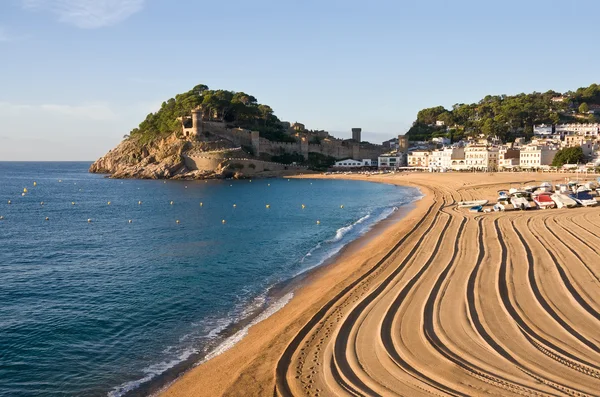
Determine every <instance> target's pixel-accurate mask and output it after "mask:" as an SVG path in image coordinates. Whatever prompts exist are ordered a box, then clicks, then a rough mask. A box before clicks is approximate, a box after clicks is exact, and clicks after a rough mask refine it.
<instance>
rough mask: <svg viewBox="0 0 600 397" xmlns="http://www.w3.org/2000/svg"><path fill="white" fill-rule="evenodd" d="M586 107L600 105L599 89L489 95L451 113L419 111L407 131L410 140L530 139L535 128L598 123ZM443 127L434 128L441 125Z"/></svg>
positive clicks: (431, 109)
mask: <svg viewBox="0 0 600 397" xmlns="http://www.w3.org/2000/svg"><path fill="white" fill-rule="evenodd" d="M589 105H600V85H598V84H592V85H590V86H589V87H583V88H579V89H577V90H576V91H569V92H566V93H559V92H556V91H548V92H545V93H539V92H533V93H531V94H518V95H511V96H508V95H494V96H492V95H488V96H486V97H485V98H483V99H482V100H480V101H479V102H477V103H471V104H464V103H461V104H456V105H454V106H452V109H445V108H444V107H443V106H436V107H432V108H427V109H423V110H421V111H419V113H418V114H417V120H416V121H415V122H414V123H413V126H412V127H411V128H410V130H409V131H408V133H407V135H408V136H409V139H410V140H414V141H417V140H427V139H430V138H432V137H436V136H445V137H448V138H451V139H452V140H453V141H456V140H459V139H461V138H462V137H464V136H468V135H471V134H480V133H481V134H485V135H486V136H494V135H496V136H498V137H500V138H501V139H504V140H506V139H512V138H514V137H516V136H529V135H531V134H532V133H533V126H534V125H536V124H556V123H560V122H582V123H583V122H597V121H599V118H598V115H597V114H588V113H587V111H588V110H589ZM440 122H443V125H436V123H437V124H441V123H440Z"/></svg>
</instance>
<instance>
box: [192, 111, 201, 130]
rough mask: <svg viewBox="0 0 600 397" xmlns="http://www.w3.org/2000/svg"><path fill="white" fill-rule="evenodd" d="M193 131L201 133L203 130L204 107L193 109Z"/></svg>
mask: <svg viewBox="0 0 600 397" xmlns="http://www.w3.org/2000/svg"><path fill="white" fill-rule="evenodd" d="M192 131H193V134H194V135H200V133H201V132H202V108H200V107H197V108H195V109H194V110H192Z"/></svg>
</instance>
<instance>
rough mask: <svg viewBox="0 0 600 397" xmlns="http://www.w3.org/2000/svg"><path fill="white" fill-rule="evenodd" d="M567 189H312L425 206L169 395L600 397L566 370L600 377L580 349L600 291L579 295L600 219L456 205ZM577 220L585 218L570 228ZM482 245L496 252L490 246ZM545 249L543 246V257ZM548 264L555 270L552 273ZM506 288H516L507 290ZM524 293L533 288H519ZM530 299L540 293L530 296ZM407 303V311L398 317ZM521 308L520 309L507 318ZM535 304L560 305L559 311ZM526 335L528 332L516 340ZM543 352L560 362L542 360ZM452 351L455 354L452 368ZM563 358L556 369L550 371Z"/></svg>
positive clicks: (580, 213) (418, 178)
mask: <svg viewBox="0 0 600 397" xmlns="http://www.w3.org/2000/svg"><path fill="white" fill-rule="evenodd" d="M567 176H570V175H565V174H560V175H547V174H537V173H519V174H512V173H511V174H490V173H479V174H415V173H413V174H407V173H400V174H391V175H381V176H370V177H367V176H365V175H330V176H323V175H321V176H307V177H309V178H328V179H347V180H363V181H370V182H382V183H393V184H397V185H403V186H416V187H419V188H421V189H422V192H424V193H425V197H424V198H423V199H421V200H420V201H418V202H417V203H416V204H415V208H413V209H412V211H410V212H409V213H408V214H406V216H405V217H404V218H403V219H404V220H405V221H404V222H393V223H390V224H389V225H388V227H387V228H385V229H384V232H382V233H380V235H379V236H377V237H374V238H373V239H372V240H371V241H370V242H366V243H365V244H364V245H362V246H361V247H359V244H355V245H354V246H353V248H352V249H348V250H346V251H344V252H343V253H341V254H340V255H339V257H338V258H337V260H336V261H335V262H334V263H333V264H332V265H331V266H326V267H323V268H319V269H317V271H315V272H314V273H313V277H312V278H311V279H310V282H307V283H306V284H305V285H304V286H303V287H302V288H301V289H300V290H299V291H298V294H297V295H296V297H295V299H293V300H292V301H291V302H290V303H289V304H288V305H287V306H285V307H284V308H283V309H282V310H280V311H279V312H277V313H275V314H274V315H273V316H271V317H270V318H268V319H267V320H265V321H263V322H261V323H259V324H257V325H256V326H254V327H253V328H251V329H250V332H249V333H248V336H247V337H246V338H245V339H244V340H242V341H241V342H240V343H238V344H237V345H236V346H234V348H232V349H231V350H229V351H228V352H225V353H224V354H222V355H221V356H218V357H216V358H214V359H213V360H211V361H208V362H207V363H205V364H203V365H201V366H199V367H197V368H194V369H193V370H192V371H190V372H188V373H186V374H185V375H184V376H182V377H181V378H180V379H179V380H178V381H177V382H175V383H173V384H172V385H170V387H169V388H168V389H167V390H165V391H164V392H163V393H162V394H161V395H163V396H168V397H171V396H218V395H228V396H229V395H231V396H245V395H260V396H263V395H265V396H267V395H273V394H274V391H275V395H279V396H292V395H345V394H347V393H348V391H349V390H355V392H356V393H359V394H372V393H375V394H380V395H386V394H393V393H391V391H390V390H403V391H404V392H405V393H409V394H411V393H412V394H414V395H415V396H416V395H428V394H431V393H435V390H438V393H439V390H443V391H445V392H448V393H453V394H460V395H489V394H490V393H491V394H496V395H503V396H504V395H506V396H513V395H518V394H523V393H522V390H526V391H527V393H529V394H535V393H538V394H539V393H542V394H552V395H554V394H555V392H556V391H557V390H561V391H564V390H568V391H569V392H573V393H580V394H581V395H587V394H588V393H591V394H593V392H591V391H592V390H598V387H599V386H600V385H599V384H598V383H597V382H598V380H597V379H595V378H590V377H586V376H584V375H583V374H581V373H580V372H577V368H578V367H576V366H574V364H571V365H568V363H580V362H582V363H588V364H585V365H594V368H595V367H596V366H598V367H600V359H597V358H594V357H595V356H594V354H595V353H594V352H590V351H588V350H587V349H586V346H585V345H584V346H582V345H581V341H583V342H585V344H587V346H593V342H592V340H594V338H595V337H594V335H595V332H594V330H597V324H596V323H594V322H593V321H591V320H593V319H591V318H588V317H586V315H587V316H589V313H592V314H593V313H596V311H594V310H595V309H594V307H600V306H598V305H600V288H597V289H593V288H592V289H590V288H589V287H587V288H584V287H582V285H587V283H600V281H599V280H600V274H599V273H600V269H598V268H596V269H595V270H594V267H593V266H595V265H591V264H592V263H594V258H597V257H596V256H594V254H592V253H591V252H590V253H588V252H587V251H589V250H590V249H592V247H600V238H598V237H597V235H598V234H594V233H593V232H594V231H600V226H598V225H595V224H594V222H590V220H591V219H597V217H598V216H599V215H600V209H599V208H578V209H568V210H567V209H554V210H547V211H526V212H522V211H507V212H506V213H489V214H483V213H478V214H472V213H469V212H468V211H466V210H460V209H458V208H457V207H456V205H455V204H456V202H458V201H464V200H473V199H488V200H490V201H492V202H493V201H494V200H495V199H496V197H497V191H498V190H500V189H503V190H505V189H508V187H509V186H512V185H513V184H517V185H524V184H529V183H531V182H532V181H537V182H542V181H545V180H549V181H554V182H562V181H563V179H564V177H567ZM588 178H589V176H588ZM572 217H577V219H578V222H577V223H576V224H573V222H572ZM554 228H562V229H565V231H566V232H568V233H569V234H567V235H565V236H564V237H563V238H565V239H567V241H569V243H568V244H567V243H565V242H560V241H561V240H560V239H559V235H557V234H556V231H554V230H552V229H554ZM569 229H573V230H569ZM511 230H512V231H511ZM578 233H579V235H578ZM581 233H584V234H581ZM484 235H485V236H487V235H497V238H496V239H492V240H489V239H486V240H484V237H483V236H484ZM488 240H489V241H488ZM555 240H556V241H555ZM550 241H552V242H550ZM542 242H548V243H546V244H547V246H544V244H542ZM570 245H575V246H578V247H579V246H580V253H579V254H575V252H574V251H572V248H571V247H570ZM519 246H520V247H519ZM507 247H511V249H510V250H507ZM513 247H514V248H513ZM594 249H595V248H594ZM586 250H587V251H586ZM525 252H529V254H528V255H527V256H526V257H527V258H529V259H528V260H524V257H523V255H525ZM553 252H554V253H553ZM594 252H597V251H594ZM574 254H575V255H579V256H574ZM596 255H597V254H596ZM507 257H509V258H510V261H511V262H510V263H511V265H510V266H511V268H510V271H509V272H507V269H506V261H507V259H506V258H507ZM548 258H555V259H554V263H553V262H552V259H550V260H548ZM557 258H558V259H557ZM562 258H571V259H570V262H573V263H575V262H577V261H578V263H577V266H575V265H574V264H573V263H571V265H573V266H575V267H574V268H571V267H568V266H570V263H569V261H567V262H565V259H562ZM482 262H483V263H484V266H482V265H481V263H482ZM532 263H535V267H532V266H533V265H532ZM579 263H581V265H583V266H580V265H579ZM527 266H529V268H530V269H535V268H536V267H539V268H540V270H539V275H538V276H536V277H540V278H541V280H542V281H540V282H539V283H540V284H538V282H537V281H536V278H535V277H534V278H532V277H531V276H530V277H529V278H528V277H527ZM590 266H592V267H590ZM554 267H556V268H558V273H557V270H556V269H554ZM513 268H514V269H513ZM553 269H554V270H553ZM561 269H562V270H561ZM490 272H491V273H490ZM494 272H499V274H500V275H503V276H502V277H504V278H502V277H501V278H500V280H502V279H505V280H506V281H504V282H503V283H505V284H503V283H501V282H500V281H498V282H494V280H495V279H496V278H497V277H498V275H496V276H494ZM529 272H531V270H529ZM594 272H596V274H595V275H594ZM479 273H480V274H479ZM590 274H591V275H592V276H593V277H591V278H590ZM512 277H520V278H516V279H514V280H512V279H511V280H508V278H512ZM477 280H479V281H477ZM527 282H529V283H530V284H532V285H531V286H530V288H520V287H516V286H517V285H521V284H523V283H527ZM417 285H418V286H419V287H418V288H417V287H415V288H413V286H417ZM546 285H548V287H545V286H546ZM590 286H591V285H590ZM594 286H596V284H594ZM465 289H466V291H465ZM531 291H534V292H535V291H537V292H535V293H534V294H533V295H531V294H532V292H531ZM398 294H400V295H398ZM507 294H508V295H510V298H508V299H510V300H507V298H506V296H507ZM399 296H401V297H402V300H401V301H400V302H401V303H400V304H399V305H400V306H394V305H395V303H394V304H392V302H394V301H397V299H398V297H399ZM500 298H501V299H500ZM513 301H514V302H516V303H517V304H519V306H518V309H515V308H514V307H512V306H509V307H506V305H508V304H511V305H512V303H511V302H513ZM426 302H427V303H426ZM541 302H552V305H553V306H552V307H556V309H551V308H550V307H549V306H548V303H541ZM390 305H391V306H390ZM431 305H433V306H431ZM498 305H500V306H498ZM502 305H504V307H503V306H502ZM431 307H432V308H435V309H434V310H432V309H430V308H431ZM436 307H437V308H436ZM582 309H583V310H582ZM407 310H408V311H407ZM515 310H518V312H517V311H515ZM557 311H558V312H557ZM521 312H524V313H525V314H520V313H521ZM548 315H549V317H548ZM382 316H384V317H382ZM473 316H476V317H473ZM548 318H549V319H550V320H549V319H548ZM553 319H554V320H553ZM555 320H556V321H555ZM557 321H558V322H557ZM590 321H591V322H590ZM521 323H523V324H526V325H521V328H519V327H517V326H516V324H521ZM563 323H564V324H570V325H569V328H565V327H562V326H561V324H563ZM478 324H479V325H478ZM474 325H475V328H473V327H474ZM523 326H524V327H525V328H522V327H523ZM539 327H544V328H545V329H546V331H545V332H546V333H548V334H549V335H552V337H553V338H556V337H557V336H558V337H559V338H560V339H554V340H556V341H557V342H554V343H559V344H560V346H561V347H560V348H557V347H554V345H553V344H552V342H549V341H547V340H546V338H545V337H544V336H543V335H542V334H538V333H536V331H535V330H536V329H538V328H539ZM518 329H524V330H525V331H526V332H527V334H526V335H523V334H522V333H519V332H518ZM481 330H486V331H485V332H484V331H481ZM436 332H437V333H439V334H437V335H439V336H435V335H436V334H435V333H436ZM432 335H434V337H433V339H432ZM496 340H498V341H500V342H495V341H496ZM492 341H493V342H492ZM472 342H475V343H472ZM498 343H502V345H503V346H511V348H510V349H511V350H510V351H512V352H513V354H514V355H515V357H518V360H519V361H518V365H519V366H522V365H526V368H528V369H527V370H526V371H522V370H520V369H519V368H516V367H515V364H514V361H513V364H511V361H508V362H507V361H506V355H504V356H503V354H504V353H503V352H505V351H506V350H504V349H505V348H500V347H498V346H499V345H498ZM542 348H543V349H542ZM398 349H400V350H401V352H402V359H401V360H402V361H394V362H390V361H389V360H390V359H392V360H397V359H395V358H394V357H396V356H395V355H396V354H398ZM448 349H450V350H448ZM544 349H545V350H544ZM548 349H550V351H551V352H553V353H552V355H548V354H545V353H544V352H545V351H548ZM556 349H560V350H556ZM449 351H451V352H456V353H452V355H448V353H446V352H449ZM562 351H564V352H565V353H561V352H562ZM557 353H558V357H559V358H561V360H562V361H560V360H559V361H558V362H557V361H556V359H555V358H554V357H555V356H556V354H557ZM565 354H568V356H564V355H565ZM579 356H581V358H579ZM309 357H310V361H309V360H308V358H309ZM562 357H570V358H568V359H567V361H565V359H564V358H562ZM386 360H387V361H386ZM569 360H570V361H569ZM581 360H583V361H581ZM565 362H567V364H565ZM589 363H591V364H589ZM577 365H580V364H577ZM529 368H530V369H529ZM586 368H587V367H586ZM532 371H533V372H532ZM411 372H415V373H416V374H419V375H418V376H417V377H415V376H414V375H411ZM532 373H533V374H534V376H533V378H531V376H530V374H532ZM223 374H227V376H226V377H224V376H223ZM498 379H500V380H501V381H500V382H499V381H498ZM595 382H596V383H595ZM391 385H394V386H391ZM390 387H393V388H392V389H390ZM412 394H411V395H412ZM571 394H572V393H571Z"/></svg>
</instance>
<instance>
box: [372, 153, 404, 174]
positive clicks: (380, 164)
mask: <svg viewBox="0 0 600 397" xmlns="http://www.w3.org/2000/svg"><path fill="white" fill-rule="evenodd" d="M402 160H403V156H402V154H400V153H387V154H382V155H380V156H379V157H378V158H377V168H379V169H380V170H391V169H396V168H398V167H402V166H403V165H404V164H403V161H402Z"/></svg>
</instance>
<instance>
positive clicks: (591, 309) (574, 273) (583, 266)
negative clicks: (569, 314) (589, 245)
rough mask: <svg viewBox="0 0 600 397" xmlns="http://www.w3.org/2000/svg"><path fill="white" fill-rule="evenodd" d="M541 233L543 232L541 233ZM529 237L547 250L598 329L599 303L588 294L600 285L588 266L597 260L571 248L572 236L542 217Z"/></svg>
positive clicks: (570, 290) (561, 276)
mask: <svg viewBox="0 0 600 397" xmlns="http://www.w3.org/2000/svg"><path fill="white" fill-rule="evenodd" d="M555 229H558V231H557V230H555ZM560 230H562V233H561V231H560ZM540 231H543V232H542V233H540ZM532 234H533V235H534V236H535V237H536V238H537V239H538V240H539V242H540V243H541V244H542V245H543V246H544V247H546V248H547V251H548V254H549V255H550V257H551V258H552V262H553V264H554V266H555V267H556V270H557V271H558V273H559V275H560V278H561V280H562V282H563V284H564V285H565V287H566V288H567V290H568V291H569V293H570V294H571V296H572V297H573V299H574V300H575V301H576V302H577V303H578V304H579V305H580V306H581V307H582V308H583V309H584V310H585V311H586V312H588V313H589V315H590V316H592V318H593V319H594V320H595V323H596V324H597V326H598V327H600V301H597V300H596V299H597V298H598V297H597V296H596V295H595V294H590V293H589V291H593V290H594V287H595V288H598V287H600V283H598V281H599V280H598V279H596V277H595V275H594V274H593V272H592V270H591V269H590V268H589V266H588V265H587V263H588V262H592V261H594V260H596V259H597V258H598V257H597V256H595V255H593V256H588V255H586V254H587V250H586V249H585V248H579V249H576V248H573V247H572V246H571V244H573V243H572V242H570V241H569V237H572V236H571V235H570V234H569V232H568V231H566V230H565V229H560V228H558V227H557V226H556V223H555V222H554V221H553V219H550V218H544V219H543V220H541V222H539V223H538V224H537V225H535V224H534V229H533V230H532ZM565 240H567V242H565ZM590 286H591V287H592V288H590ZM599 359H600V357H599Z"/></svg>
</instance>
